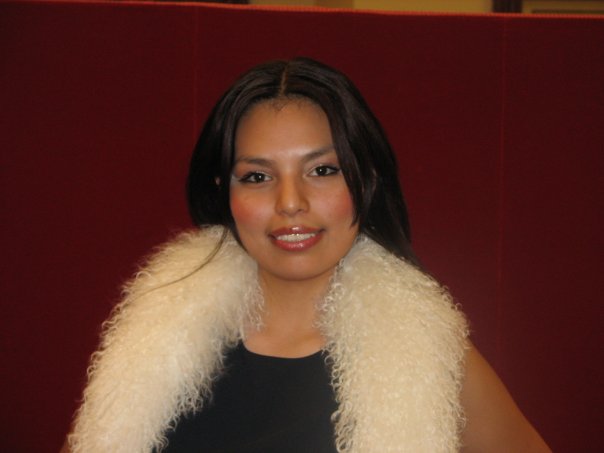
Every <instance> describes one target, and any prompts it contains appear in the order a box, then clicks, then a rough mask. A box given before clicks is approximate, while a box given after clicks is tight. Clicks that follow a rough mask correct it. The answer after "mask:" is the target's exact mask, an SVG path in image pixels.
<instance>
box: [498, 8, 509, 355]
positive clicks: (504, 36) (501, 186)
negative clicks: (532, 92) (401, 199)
mask: <svg viewBox="0 0 604 453" xmlns="http://www.w3.org/2000/svg"><path fill="white" fill-rule="evenodd" d="M508 21H509V19H508V18H507V17H504V18H503V23H502V32H501V50H500V53H501V62H500V64H501V79H500V90H501V101H500V113H499V114H500V118H499V152H498V162H497V164H498V167H497V191H498V194H497V198H498V199H497V251H496V256H497V264H496V265H497V283H496V286H497V302H496V304H497V305H496V307H497V308H496V309H497V323H496V332H497V334H496V351H497V356H498V358H499V359H501V358H502V354H503V315H504V305H505V304H504V295H503V280H504V271H503V253H504V236H505V226H504V221H505V202H506V197H505V182H506V181H505V176H506V173H505V163H506V161H505V157H506V156H505V132H506V131H505V125H506V115H507V108H506V107H507V105H506V102H507V88H508V87H507V82H508V80H507V56H508V42H507V40H508Z"/></svg>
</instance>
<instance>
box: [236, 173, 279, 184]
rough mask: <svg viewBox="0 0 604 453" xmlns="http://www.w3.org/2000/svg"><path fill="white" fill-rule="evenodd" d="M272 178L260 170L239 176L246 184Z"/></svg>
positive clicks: (239, 179) (258, 182)
mask: <svg viewBox="0 0 604 453" xmlns="http://www.w3.org/2000/svg"><path fill="white" fill-rule="evenodd" d="M271 179H272V178H271V177H270V176H269V175H267V174H266V173H262V172H259V171H250V172H247V173H245V174H244V175H243V176H241V177H239V178H237V180H238V181H239V182H241V183H244V184H260V183H263V182H267V181H270V180H271Z"/></svg>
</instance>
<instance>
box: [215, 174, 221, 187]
mask: <svg viewBox="0 0 604 453" xmlns="http://www.w3.org/2000/svg"><path fill="white" fill-rule="evenodd" d="M214 183H215V184H216V185H217V186H218V187H220V177H219V176H216V177H215V178H214Z"/></svg>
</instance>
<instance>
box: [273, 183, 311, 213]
mask: <svg viewBox="0 0 604 453" xmlns="http://www.w3.org/2000/svg"><path fill="white" fill-rule="evenodd" d="M277 190H278V193H277V199H276V206H275V209H276V210H277V212H278V213H281V214H285V215H288V216H292V215H295V214H297V213H299V212H301V211H306V210H308V206H309V203H308V197H307V194H306V191H305V188H304V182H303V181H300V180H298V179H297V178H283V179H282V180H281V181H280V182H279V184H278V186H277Z"/></svg>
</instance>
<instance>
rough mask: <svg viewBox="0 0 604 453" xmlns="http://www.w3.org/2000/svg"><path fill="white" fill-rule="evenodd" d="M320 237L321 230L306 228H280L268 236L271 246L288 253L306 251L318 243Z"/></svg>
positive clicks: (321, 234)
mask: <svg viewBox="0 0 604 453" xmlns="http://www.w3.org/2000/svg"><path fill="white" fill-rule="evenodd" d="M322 236H323V230H320V229H314V228H307V227H292V228H280V229H278V230H275V231H273V232H271V233H270V235H269V237H270V238H271V241H272V242H273V244H275V245H276V246H277V247H279V248H280V249H283V250H286V251H290V252H299V251H304V250H307V249H309V248H311V247H312V246H314V245H315V244H316V243H317V242H319V241H320V240H321V238H322Z"/></svg>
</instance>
